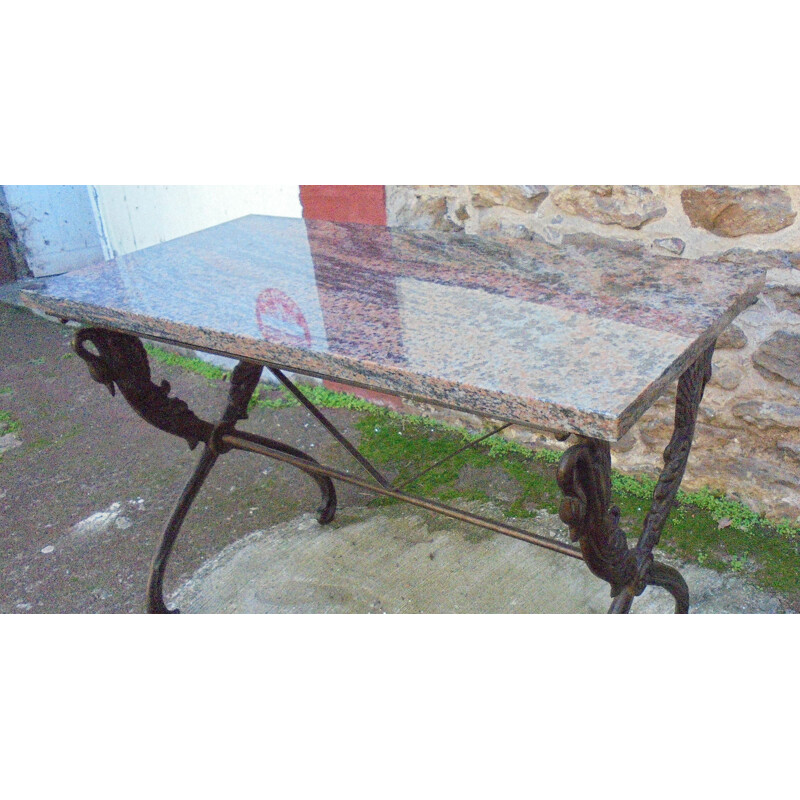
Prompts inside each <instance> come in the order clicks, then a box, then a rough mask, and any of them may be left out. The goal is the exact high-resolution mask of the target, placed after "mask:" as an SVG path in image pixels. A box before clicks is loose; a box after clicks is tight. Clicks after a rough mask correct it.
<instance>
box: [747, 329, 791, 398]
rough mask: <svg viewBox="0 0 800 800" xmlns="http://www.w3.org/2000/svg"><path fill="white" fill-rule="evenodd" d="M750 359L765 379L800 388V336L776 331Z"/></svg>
mask: <svg viewBox="0 0 800 800" xmlns="http://www.w3.org/2000/svg"><path fill="white" fill-rule="evenodd" d="M752 359H753V364H755V367H756V369H757V370H758V371H759V372H760V373H761V374H762V375H764V376H765V377H767V378H772V379H775V378H780V379H783V380H785V381H789V382H790V383H793V384H795V385H796V386H800V335H798V334H796V333H787V332H786V331H776V332H775V333H773V334H772V336H770V337H769V339H767V341H766V342H764V343H763V344H762V345H761V346H760V347H759V348H758V350H756V351H755V353H753V356H752Z"/></svg>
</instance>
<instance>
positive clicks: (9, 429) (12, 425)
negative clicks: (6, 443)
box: [0, 411, 22, 436]
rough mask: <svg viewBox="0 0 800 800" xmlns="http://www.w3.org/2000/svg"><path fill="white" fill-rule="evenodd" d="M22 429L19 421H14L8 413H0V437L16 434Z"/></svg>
mask: <svg viewBox="0 0 800 800" xmlns="http://www.w3.org/2000/svg"><path fill="white" fill-rule="evenodd" d="M21 429H22V425H20V423H19V420H17V419H14V417H12V416H11V414H10V413H9V412H8V411H0V436H4V435H5V434H7V433H16V432H17V431H18V430H21Z"/></svg>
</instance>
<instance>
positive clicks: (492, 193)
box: [469, 185, 549, 213]
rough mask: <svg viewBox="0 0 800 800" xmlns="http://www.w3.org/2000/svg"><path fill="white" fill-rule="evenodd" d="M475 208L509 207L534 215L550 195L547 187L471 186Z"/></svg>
mask: <svg viewBox="0 0 800 800" xmlns="http://www.w3.org/2000/svg"><path fill="white" fill-rule="evenodd" d="M469 188H470V191H471V192H472V205H473V206H474V207H475V208H492V207H494V206H507V207H508V208H515V209H517V210H518V211H526V212H528V213H533V212H534V211H536V209H537V208H539V206H540V205H541V204H542V201H543V200H544V199H545V197H547V195H548V194H549V190H548V188H547V187H546V186H528V185H525V186H470V187H469Z"/></svg>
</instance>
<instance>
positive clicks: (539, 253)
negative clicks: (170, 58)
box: [24, 216, 764, 441]
mask: <svg viewBox="0 0 800 800" xmlns="http://www.w3.org/2000/svg"><path fill="white" fill-rule="evenodd" d="M763 282H764V274H763V270H759V269H754V268H752V267H746V266H742V265H737V264H732V263H716V262H711V261H708V262H706V261H688V260H683V259H677V258H664V257H657V256H648V257H647V258H644V259H643V258H642V257H641V256H634V255H625V254H621V253H618V252H616V251H612V250H599V249H598V250H593V251H587V250H578V249H575V248H565V249H556V248H553V247H550V246H548V245H546V244H544V243H542V242H522V241H518V240H514V241H511V240H487V239H482V238H480V237H476V236H468V235H465V234H443V233H419V232H409V231H399V230H392V229H389V228H382V227H378V226H368V225H352V224H338V223H330V222H316V221H307V220H300V219H284V218H278V217H260V216H250V217H244V218H242V219H238V220H234V221H233V222H228V223H225V224H224V225H218V226H217V227H214V228H209V229H208V230H204V231H200V232H198V233H194V234H191V235H189V236H184V237H182V238H180V239H175V240H173V241H170V242H165V243H164V244H160V245H157V246H155V247H150V248H147V249H145V250H140V251H138V252H135V253H131V254H130V255H127V256H121V257H120V258H117V259H116V260H115V261H112V262H109V263H107V264H102V265H99V266H96V267H90V268H88V269H84V270H80V271H76V272H71V273H68V274H66V275H62V276H59V277H56V278H50V279H48V281H47V285H46V287H45V289H43V290H42V291H37V292H28V293H26V294H25V297H24V300H25V302H26V303H27V304H28V305H29V306H31V307H33V308H37V309H40V310H42V311H45V312H47V313H49V314H53V315H55V316H58V317H62V318H64V319H71V320H77V321H79V322H82V323H86V324H89V325H98V326H105V327H109V328H114V329H118V330H123V331H128V332H130V333H134V334H137V335H139V336H143V337H145V338H152V339H162V340H168V341H172V342H176V343H178V344H181V345H184V346H186V347H189V348H194V349H199V350H207V351H209V352H216V353H221V354H223V355H228V356H232V357H235V358H246V359H252V360H256V361H261V362H263V363H266V364H269V365H273V366H279V367H283V368H287V369H290V370H292V371H294V372H299V373H305V374H309V375H317V376H321V377H327V378H331V379H334V380H336V381H340V382H342V383H350V384H353V385H358V386H366V387H369V388H373V389H377V390H380V391H384V392H388V393H390V394H391V393H394V394H400V395H404V396H409V397H413V398H417V399H421V400H425V401H428V402H433V403H437V404H440V405H445V406H450V407H454V408H460V409H465V410H467V411H470V412H473V413H477V414H481V415H485V416H490V417H495V418H498V419H504V420H512V421H515V422H520V423H523V424H530V425H535V426H541V427H545V428H549V429H552V430H562V431H572V432H575V433H582V434H584V435H587V436H593V437H596V438H601V439H607V440H611V441H613V440H615V439H617V438H619V437H620V436H622V435H623V434H624V433H625V432H626V431H627V430H628V428H630V426H631V425H632V424H633V423H634V422H635V421H636V420H637V419H638V418H639V416H641V414H642V413H644V411H645V410H646V409H647V408H648V407H649V405H650V404H651V403H652V402H653V401H654V400H655V399H656V398H657V397H658V396H659V395H660V394H661V393H662V392H663V391H664V389H665V388H666V386H667V385H668V384H669V383H670V382H671V381H672V380H673V379H674V378H676V377H677V376H678V375H679V374H680V373H681V372H682V371H683V369H684V368H685V367H686V366H688V365H689V364H690V363H692V361H693V360H694V359H695V358H696V357H697V356H698V354H699V353H700V352H701V350H703V349H704V348H705V347H707V346H708V345H709V344H710V343H711V342H712V341H713V340H714V339H715V338H716V336H717V335H718V334H719V333H720V332H721V331H722V330H723V329H724V328H725V327H726V326H727V325H728V324H729V323H730V321H731V320H732V319H733V318H734V317H735V316H736V315H737V314H738V313H739V312H740V311H742V310H743V309H744V308H746V307H747V305H748V304H749V303H750V302H752V300H753V299H754V298H755V297H756V295H757V293H758V292H759V290H760V289H761V287H762V286H763Z"/></svg>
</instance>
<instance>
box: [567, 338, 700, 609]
mask: <svg viewBox="0 0 800 800" xmlns="http://www.w3.org/2000/svg"><path fill="white" fill-rule="evenodd" d="M713 353H714V344H712V345H711V346H710V347H709V348H708V349H707V350H706V351H705V352H704V353H703V354H702V355H701V356H700V357H699V358H698V359H697V361H696V362H695V363H694V364H693V365H692V366H691V367H689V368H688V369H687V370H686V371H685V372H684V373H683V375H682V376H681V378H680V380H679V381H678V394H677V401H676V405H675V430H674V433H673V435H672V439H671V440H670V443H669V445H668V446H667V448H666V450H665V451H664V469H663V470H662V472H661V476H660V477H659V480H658V483H657V485H656V488H655V491H654V493H653V502H652V505H651V506H650V510H649V512H648V514H647V517H646V519H645V522H644V529H643V531H642V535H641V537H640V538H639V541H638V543H637V545H636V547H635V548H632V549H630V548H629V547H628V543H627V539H626V536H625V534H624V532H623V531H622V530H621V529H620V527H619V509H618V508H617V507H616V506H611V454H610V449H609V445H608V443H607V442H602V441H599V440H596V439H589V438H586V437H580V438H579V441H578V444H576V445H575V446H573V447H571V448H570V449H569V450H567V451H566V453H564V455H563V457H562V459H561V463H560V465H559V468H558V484H559V486H560V487H561V490H562V491H563V492H564V494H565V498H564V500H563V502H562V504H561V509H560V515H561V519H562V520H563V521H564V522H566V523H567V525H569V527H570V532H571V534H572V539H573V541H577V542H578V543H579V544H580V548H581V551H582V552H583V556H584V559H585V561H586V563H587V565H588V566H589V569H590V570H591V571H592V572H593V573H594V574H595V575H597V576H598V577H600V578H602V579H603V580H605V581H608V583H610V584H611V596H612V597H613V598H614V599H613V601H612V603H611V608H610V609H609V613H615V614H625V613H627V612H628V611H629V610H630V607H631V605H632V603H633V599H634V597H636V596H638V595H640V594H641V593H642V592H643V591H644V590H645V588H646V587H647V586H661V587H663V588H664V589H666V590H667V591H668V592H669V593H670V594H671V595H672V596H673V597H674V598H675V611H676V613H679V614H686V613H688V611H689V589H688V587H687V585H686V581H684V579H683V577H682V576H681V574H680V573H679V572H678V571H677V570H676V569H673V568H672V567H669V566H666V565H665V564H660V563H658V562H656V561H654V560H653V549H654V548H655V547H656V545H657V544H658V541H659V539H660V538H661V532H662V530H663V529H664V524H665V523H666V521H667V517H668V515H669V512H670V511H671V510H672V507H673V505H674V504H675V498H676V496H677V494H678V489H679V487H680V484H681V480H682V479H683V475H684V472H685V471H686V463H687V461H688V459H689V452H690V450H691V447H692V439H693V437H694V429H695V424H696V422H697V411H698V409H699V407H700V401H701V399H702V397H703V391H704V390H705V386H706V383H707V382H708V380H709V378H710V377H711V357H712V355H713Z"/></svg>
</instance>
